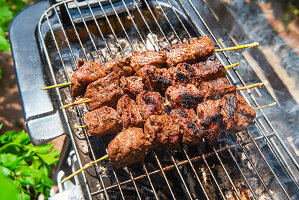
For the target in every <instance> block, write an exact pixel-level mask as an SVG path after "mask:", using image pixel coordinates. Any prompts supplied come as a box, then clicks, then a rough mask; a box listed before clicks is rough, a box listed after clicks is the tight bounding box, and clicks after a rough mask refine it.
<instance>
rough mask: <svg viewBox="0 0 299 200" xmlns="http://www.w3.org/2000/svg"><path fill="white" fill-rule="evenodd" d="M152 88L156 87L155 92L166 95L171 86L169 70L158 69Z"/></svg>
mask: <svg viewBox="0 0 299 200" xmlns="http://www.w3.org/2000/svg"><path fill="white" fill-rule="evenodd" d="M150 81H152V86H153V87H154V91H158V92H162V93H164V92H165V90H166V89H167V88H168V86H170V85H171V82H170V74H169V72H168V70H167V69H165V68H162V69H156V71H155V73H154V77H153V79H152V80H150Z"/></svg>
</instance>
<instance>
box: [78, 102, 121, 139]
mask: <svg viewBox="0 0 299 200" xmlns="http://www.w3.org/2000/svg"><path fill="white" fill-rule="evenodd" d="M83 118H84V122H85V124H86V126H87V127H88V133H89V134H90V135H96V136H104V135H108V134H112V133H116V132H119V131H121V130H122V127H123V125H122V119H121V117H120V116H119V114H118V113H117V112H116V110H114V109H113V108H111V107H108V106H103V107H101V108H98V109H96V110H94V111H91V112H89V113H86V114H85V115H84V117H83Z"/></svg>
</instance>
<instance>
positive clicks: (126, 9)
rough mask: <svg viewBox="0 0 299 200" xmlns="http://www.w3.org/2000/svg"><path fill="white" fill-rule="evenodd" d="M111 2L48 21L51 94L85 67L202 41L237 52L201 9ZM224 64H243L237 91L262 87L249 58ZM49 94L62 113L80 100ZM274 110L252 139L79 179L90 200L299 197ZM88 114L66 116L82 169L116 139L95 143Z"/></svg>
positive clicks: (234, 137)
mask: <svg viewBox="0 0 299 200" xmlns="http://www.w3.org/2000/svg"><path fill="white" fill-rule="evenodd" d="M68 2H70V3H72V4H71V7H72V8H71V7H69V6H70V5H69V4H68ZM111 3H112V1H110V2H109V1H105V3H103V4H102V3H101V1H98V2H96V4H93V5H90V4H89V3H88V1H86V5H85V6H83V7H82V6H81V7H79V6H78V2H77V1H65V2H61V3H58V4H56V5H54V6H52V7H51V8H50V9H48V10H47V11H46V12H45V14H44V15H43V16H42V17H41V20H40V24H39V34H40V38H41V42H42V45H43V50H44V55H45V58H46V60H47V62H48V65H49V69H44V73H45V79H46V84H47V85H52V84H59V83H64V82H68V81H69V80H70V77H71V75H72V73H73V70H75V66H76V65H77V60H78V58H84V59H85V60H88V61H92V60H95V61H98V62H105V61H107V60H111V59H115V58H120V57H123V56H126V55H130V54H131V52H132V51H133V50H139V51H144V50H147V49H154V50H159V49H160V48H161V47H164V46H166V45H168V44H174V43H177V42H180V41H186V39H188V38H189V37H194V36H199V35H208V36H210V37H211V38H212V39H213V40H214V43H215V44H216V47H218V48H221V47H223V45H225V46H233V45H234V44H233V43H232V41H231V39H230V38H229V37H228V36H227V35H225V33H224V31H223V30H222V29H221V27H220V28H219V25H218V24H217V23H216V20H215V19H214V16H213V15H212V14H211V13H210V11H209V10H208V8H207V7H206V5H205V4H204V3H203V2H202V1H191V0H188V1H181V0H178V1H173V0H165V1H157V0H152V1H150V0H144V1H141V2H139V1H137V0H132V1H125V0H122V1H117V3H115V4H111ZM118 5H121V6H118ZM95 6H96V9H94V7H95ZM187 13H188V14H187ZM207 19H208V20H207ZM217 56H218V58H219V59H220V60H221V62H222V63H223V64H224V65H228V64H232V63H235V62H240V66H239V67H237V68H232V69H230V70H229V71H228V79H229V80H230V81H231V82H232V83H233V84H235V85H236V86H238V87H242V86H246V85H250V84H253V83H257V82H260V81H259V79H258V77H257V76H256V74H255V73H254V71H253V70H252V69H251V68H250V66H249V65H248V63H247V62H246V60H245V59H244V58H243V57H242V55H241V53H240V51H235V52H229V53H217ZM48 92H49V93H50V94H51V96H52V98H53V106H54V108H56V109H59V107H60V106H62V105H65V104H68V103H70V102H72V101H73V100H74V99H73V98H72V97H71V95H70V88H69V87H66V88H61V89H55V90H53V91H48ZM241 94H242V95H243V96H244V98H245V99H246V100H247V102H248V103H249V104H250V105H251V106H252V107H258V106H261V105H266V104H269V103H272V102H274V99H273V98H272V97H271V96H270V94H269V93H268V92H267V90H266V88H265V87H260V88H254V89H249V90H247V91H242V92H241ZM268 109H270V110H271V112H270V113H269V114H270V118H271V117H273V116H272V114H273V112H278V111H279V108H278V107H277V106H274V107H271V108H265V110H264V109H261V110H258V111H257V118H256V119H255V121H254V123H253V124H251V125H250V127H249V128H248V129H247V130H246V131H244V132H239V133H228V134H227V136H223V137H222V138H220V140H219V142H218V144H217V145H216V146H215V147H214V148H211V147H209V146H207V145H206V144H205V142H204V141H203V142H202V143H201V144H200V145H197V146H194V147H187V146H185V147H184V148H182V149H180V150H178V151H171V152H153V151H152V152H150V153H149V155H148V156H147V157H146V159H145V161H144V163H138V164H135V165H133V166H130V167H126V168H124V169H120V170H116V171H115V170H113V169H112V167H111V166H110V164H109V162H108V160H105V161H102V162H100V163H98V164H97V165H95V167H91V168H89V169H88V170H86V171H85V172H83V173H82V175H83V176H80V180H81V183H83V185H85V186H86V191H87V192H86V195H87V197H88V198H90V199H92V198H94V199H102V198H103V199H292V198H294V199H295V198H296V197H297V198H298V197H299V196H298V188H299V185H298V164H297V162H296V160H295V158H294V157H293V156H292V154H291V153H290V152H289V150H288V148H287V147H286V146H285V144H284V142H283V140H282V139H281V138H280V137H279V133H277V132H276V130H275V129H274V128H273V127H272V125H271V120H270V119H269V117H268V115H267V113H268V111H267V110H268ZM86 112H87V107H86V106H85V105H80V106H76V107H74V108H67V109H66V110H65V111H63V117H64V118H65V120H66V122H67V126H68V127H67V128H68V131H69V133H68V134H69V136H70V137H71V140H72V143H73V147H74V149H75V152H76V154H77V156H78V166H79V167H82V166H84V165H85V164H86V163H88V162H90V161H92V160H96V159H98V158H100V157H101V156H104V155H105V154H106V147H107V145H108V144H109V142H110V141H111V140H112V139H113V137H114V135H112V136H105V137H103V138H96V137H93V136H89V135H88V134H87V132H86V130H85V128H80V129H75V128H74V127H76V126H80V125H83V120H82V116H83V114H84V113H86Z"/></svg>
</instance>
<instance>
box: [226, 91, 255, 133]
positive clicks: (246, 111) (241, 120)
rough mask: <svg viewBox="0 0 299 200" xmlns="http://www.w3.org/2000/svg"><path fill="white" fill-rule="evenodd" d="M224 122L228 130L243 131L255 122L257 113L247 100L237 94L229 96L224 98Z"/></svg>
mask: <svg viewBox="0 0 299 200" xmlns="http://www.w3.org/2000/svg"><path fill="white" fill-rule="evenodd" d="M221 113H222V115H223V121H224V122H225V124H226V129H227V130H232V131H242V130H244V129H245V128H246V127H247V126H249V124H250V123H251V122H252V121H253V119H254V118H255V117H256V113H255V111H254V110H253V108H252V107H251V106H249V105H248V104H247V103H246V101H245V99H244V98H243V97H241V96H240V95H237V94H228V95H225V96H224V98H223V109H222V112H221Z"/></svg>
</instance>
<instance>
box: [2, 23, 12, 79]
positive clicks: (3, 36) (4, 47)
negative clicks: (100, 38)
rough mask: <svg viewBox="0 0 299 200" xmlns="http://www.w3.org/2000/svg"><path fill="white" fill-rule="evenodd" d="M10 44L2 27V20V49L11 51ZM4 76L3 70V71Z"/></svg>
mask: <svg viewBox="0 0 299 200" xmlns="http://www.w3.org/2000/svg"><path fill="white" fill-rule="evenodd" d="M9 48H10V45H9V42H8V40H7V39H6V36H5V32H4V30H3V29H2V28H1V22H0V49H1V50H3V51H9ZM1 76H2V72H1Z"/></svg>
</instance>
